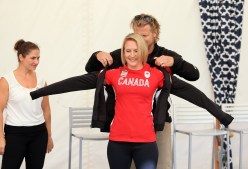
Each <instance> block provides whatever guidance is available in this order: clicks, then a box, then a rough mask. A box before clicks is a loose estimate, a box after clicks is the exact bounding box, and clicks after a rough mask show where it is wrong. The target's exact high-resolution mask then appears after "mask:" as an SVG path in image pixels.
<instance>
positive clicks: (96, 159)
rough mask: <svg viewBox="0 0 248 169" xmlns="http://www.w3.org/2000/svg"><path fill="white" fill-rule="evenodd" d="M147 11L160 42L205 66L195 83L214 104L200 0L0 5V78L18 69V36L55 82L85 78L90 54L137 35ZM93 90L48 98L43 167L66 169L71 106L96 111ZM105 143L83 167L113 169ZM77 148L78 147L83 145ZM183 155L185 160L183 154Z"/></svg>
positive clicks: (92, 146)
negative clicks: (49, 139)
mask: <svg viewBox="0 0 248 169" xmlns="http://www.w3.org/2000/svg"><path fill="white" fill-rule="evenodd" d="M244 8H245V12H244V18H243V40H242V49H241V59H240V69H239V81H238V87H237V95H236V102H237V103H247V100H246V98H245V97H246V96H247V94H248V89H247V87H245V85H246V84H247V82H248V81H247V78H246V75H245V73H246V72H247V71H248V67H247V66H246V63H248V58H247V57H246V55H247V54H248V46H247V45H248V42H247V41H248V40H247V39H248V31H246V30H247V28H248V23H247V20H248V11H247V9H248V4H247V3H246V4H245V7H244ZM143 12H144V13H149V14H152V15H154V16H155V17H156V18H157V19H158V21H159V22H160V24H161V37H160V41H159V45H161V46H165V47H166V48H168V49H171V50H174V51H177V52H178V53H179V54H181V55H182V56H183V58H184V59H185V60H187V61H189V62H191V63H193V64H195V65H196V66H197V67H198V68H199V70H200V73H201V77H200V79H199V80H198V81H196V82H192V84H193V85H195V86H196V87H197V88H199V89H200V90H202V91H204V93H205V94H206V95H207V96H209V97H210V98H211V99H213V91H212V87H211V82H210V75H209V71H208V65H207V59H206V56H205V50H204V42H203V33H202V30H201V22H200V14H199V7H198V1H197V0H187V1H181V0H154V1H149V0H135V1H129V0H127V1H114V0H104V1H101V0H91V1H88V0H53V1H50V0H22V1H17V0H0V37H1V38H0V75H2V74H4V73H7V72H9V71H12V70H13V69H15V68H16V66H17V56H16V53H15V52H14V50H13V46H14V44H15V42H16V41H17V40H18V39H20V38H23V39H24V40H30V41H33V42H36V43H37V44H38V45H39V46H40V49H41V62H40V65H39V68H38V70H37V71H38V72H40V73H42V74H43V75H44V76H45V77H46V79H47V82H48V83H49V84H51V83H53V82H56V81H59V80H62V79H65V78H68V77H71V76H76V75H80V74H83V73H85V71H84V66H85V63H86V61H87V60H88V58H89V56H90V54H91V53H92V52H94V51H96V50H104V51H109V52H110V51H112V50H114V49H117V48H119V47H120V46H121V42H122V39H123V38H124V36H125V35H126V34H127V33H129V32H131V29H130V27H129V23H130V21H131V19H132V17H133V16H135V15H137V14H140V13H143ZM93 92H94V91H93V90H91V91H80V92H72V93H67V94H61V95H54V96H50V102H51V108H52V130H53V139H54V143H55V148H54V150H53V152H52V153H50V154H48V155H47V158H46V162H45V167H44V168H46V169H57V168H60V169H65V168H67V161H68V160H67V159H68V107H69V106H91V105H92V102H93V97H94V94H93ZM172 100H173V103H183V102H185V101H183V100H181V99H178V98H176V97H173V96H172ZM106 143H107V142H101V143H92V142H91V143H86V145H85V146H84V147H85V149H84V150H85V151H84V165H85V168H87V169H93V168H94V169H99V168H103V169H104V168H108V164H107V160H106ZM73 146H74V148H75V150H76V149H77V142H74V145H73ZM178 154H179V155H180V154H181V156H182V157H183V156H185V155H187V154H185V152H183V151H182V152H179V153H178ZM77 157H78V154H77V152H76V151H74V152H73V168H77V166H76V165H77V160H78V158H77ZM180 159H181V158H180ZM182 159H184V158H182ZM185 162H186V161H185V160H184V161H182V166H181V167H180V169H182V168H183V167H185V166H186V163H185ZM199 163H200V165H201V166H202V163H201V162H199ZM201 168H202V169H204V167H201ZM207 168H208V167H207Z"/></svg>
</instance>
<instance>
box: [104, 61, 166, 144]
mask: <svg viewBox="0 0 248 169" xmlns="http://www.w3.org/2000/svg"><path fill="white" fill-rule="evenodd" d="M163 80H164V75H163V73H162V72H161V71H160V70H158V69H157V68H151V67H150V65H148V64H146V65H145V66H144V67H143V68H142V69H141V70H131V69H129V68H128V67H127V66H124V67H120V68H118V69H112V70H108V71H107V72H106V75H105V83H106V84H108V85H112V86H113V88H114V91H115V95H116V105H115V116H114V119H113V121H112V124H111V127H110V136H109V139H110V140H112V141H125V142H154V141H156V134H155V130H154V124H153V115H152V102H153V95H154V93H155V91H156V90H157V88H159V87H162V86H163Z"/></svg>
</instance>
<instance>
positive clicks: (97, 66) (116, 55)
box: [85, 49, 122, 73]
mask: <svg viewBox="0 0 248 169" xmlns="http://www.w3.org/2000/svg"><path fill="white" fill-rule="evenodd" d="M98 52H99V51H97V52H94V53H93V54H92V55H91V57H90V59H89V60H88V62H87V63H86V66H85V70H86V72H88V73H89V72H93V71H100V70H102V69H103V68H104V67H103V65H102V63H101V62H99V61H98V60H97V58H96V54H97V53H98ZM110 55H111V56H112V58H113V64H112V65H110V67H109V69H114V68H118V67H120V66H122V63H121V49H117V50H114V51H112V52H110Z"/></svg>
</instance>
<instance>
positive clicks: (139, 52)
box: [121, 33, 148, 70]
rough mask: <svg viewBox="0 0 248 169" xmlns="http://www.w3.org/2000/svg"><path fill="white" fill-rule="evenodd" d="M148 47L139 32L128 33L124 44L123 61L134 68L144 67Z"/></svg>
mask: <svg viewBox="0 0 248 169" xmlns="http://www.w3.org/2000/svg"><path fill="white" fill-rule="evenodd" d="M147 56H148V47H147V44H146V42H145V40H144V38H143V37H142V36H140V35H139V34H137V33H130V34H128V35H127V36H126V37H125V39H124V41H123V44H122V48H121V61H122V64H123V65H127V66H128V68H130V69H133V70H139V69H142V67H143V66H144V64H145V63H146V61H147Z"/></svg>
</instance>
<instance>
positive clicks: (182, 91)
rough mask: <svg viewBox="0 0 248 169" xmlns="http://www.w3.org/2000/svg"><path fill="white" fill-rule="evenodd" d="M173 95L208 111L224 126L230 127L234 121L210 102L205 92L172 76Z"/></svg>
mask: <svg viewBox="0 0 248 169" xmlns="http://www.w3.org/2000/svg"><path fill="white" fill-rule="evenodd" d="M171 94H174V95H176V96H178V97H180V98H183V99H185V100H187V101H189V102H191V103H193V104H195V105H197V106H199V107H201V108H204V109H206V110H207V111H208V112H210V113H211V114H212V115H213V116H214V117H215V118H217V119H218V120H219V121H220V123H222V124H223V125H224V126H228V125H229V124H230V123H231V122H232V120H233V117H232V116H231V115H229V114H227V113H225V112H223V111H222V110H221V108H220V107H219V106H218V105H216V104H215V103H214V102H213V101H212V100H210V99H209V98H208V97H207V96H206V95H205V94H204V93H203V92H201V91H200V90H199V89H197V88H196V87H194V86H193V85H191V84H189V83H187V82H185V81H183V80H180V79H178V78H177V77H175V76H172V88H171Z"/></svg>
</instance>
